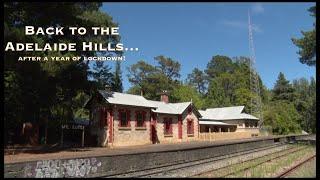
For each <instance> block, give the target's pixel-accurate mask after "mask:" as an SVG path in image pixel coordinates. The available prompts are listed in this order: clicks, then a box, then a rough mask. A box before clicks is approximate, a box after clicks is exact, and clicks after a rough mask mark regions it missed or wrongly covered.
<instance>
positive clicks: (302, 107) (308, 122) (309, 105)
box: [293, 78, 316, 133]
mask: <svg viewBox="0 0 320 180" xmlns="http://www.w3.org/2000/svg"><path fill="white" fill-rule="evenodd" d="M293 88H294V93H295V94H296V95H295V97H296V98H295V99H294V102H293V103H294V105H295V108H296V109H297V111H298V112H299V114H300V115H301V120H300V122H299V124H300V125H301V128H302V129H303V130H305V131H307V132H309V133H314V132H315V122H316V117H315V116H316V109H315V106H314V105H315V102H316V89H315V81H314V78H311V79H310V83H309V81H308V80H307V79H306V78H300V79H295V80H293Z"/></svg>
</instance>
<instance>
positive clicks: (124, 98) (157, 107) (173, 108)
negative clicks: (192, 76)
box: [85, 90, 201, 117]
mask: <svg viewBox="0 0 320 180" xmlns="http://www.w3.org/2000/svg"><path fill="white" fill-rule="evenodd" d="M98 92H99V94H101V95H102V97H103V98H104V99H105V100H106V101H107V102H108V103H110V104H120V105H128V106H138V107H149V108H152V111H153V112H155V113H164V114H177V115H178V114H182V113H183V112H184V111H185V110H186V109H187V108H188V107H189V106H190V105H191V106H193V104H192V102H182V103H165V102H162V101H152V100H147V99H146V98H144V97H143V96H139V95H133V94H126V93H119V92H108V91H106V90H99V91H98ZM91 99H92V98H90V99H89V100H88V101H87V102H86V103H85V106H87V104H88V103H89V101H90V100H91ZM193 109H195V113H196V114H197V116H198V117H201V114H200V113H199V111H198V110H197V109H196V108H195V107H194V106H193Z"/></svg>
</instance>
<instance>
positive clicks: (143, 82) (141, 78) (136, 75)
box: [127, 60, 157, 95]
mask: <svg viewBox="0 0 320 180" xmlns="http://www.w3.org/2000/svg"><path fill="white" fill-rule="evenodd" d="M127 70H128V72H129V73H128V80H129V82H130V83H131V84H132V85H133V86H134V87H137V88H135V90H138V91H139V92H132V93H134V94H140V93H141V94H142V95H143V94H144V92H145V91H146V89H147V87H148V83H149V82H148V81H150V82H151V81H152V78H151V75H152V74H155V73H157V69H156V68H155V67H154V66H152V65H150V64H148V63H146V62H145V61H142V60H141V61H138V62H137V63H136V64H133V65H131V66H130V67H128V68H127Z"/></svg>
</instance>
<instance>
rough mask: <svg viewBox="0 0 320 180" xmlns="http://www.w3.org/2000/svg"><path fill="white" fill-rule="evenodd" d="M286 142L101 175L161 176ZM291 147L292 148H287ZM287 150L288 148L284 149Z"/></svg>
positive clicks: (282, 145) (111, 176)
mask: <svg viewBox="0 0 320 180" xmlns="http://www.w3.org/2000/svg"><path fill="white" fill-rule="evenodd" d="M285 146H287V144H285V143H276V144H274V145H271V146H267V147H262V148H257V149H252V150H246V151H241V152H237V153H233V154H229V155H224V156H220V157H213V158H209V159H202V160H196V161H192V162H182V163H177V164H171V165H167V166H161V167H155V168H149V169H144V170H138V171H131V172H127V173H122V174H116V175H108V176H102V177H104V178H114V177H153V176H161V175H162V174H164V173H169V172H170V171H175V170H182V169H187V168H190V167H193V166H198V165H205V164H211V163H213V162H217V161H220V160H225V159H228V158H232V157H238V156H242V155H247V154H251V153H254V152H259V151H263V150H269V149H273V148H277V147H285ZM289 149H292V148H289ZM286 150H288V149H286Z"/></svg>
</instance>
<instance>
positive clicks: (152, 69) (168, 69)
mask: <svg viewBox="0 0 320 180" xmlns="http://www.w3.org/2000/svg"><path fill="white" fill-rule="evenodd" d="M155 60H156V61H157V62H158V64H159V65H158V66H153V65H150V64H148V63H146V62H145V61H138V62H137V63H136V64H133V65H131V66H130V67H128V72H129V74H128V79H129V82H130V83H131V84H132V85H133V87H131V88H130V89H129V90H128V92H129V93H132V94H142V95H143V96H145V97H146V98H148V99H152V100H159V98H160V95H159V93H161V91H162V90H167V91H169V92H170V91H172V90H173V89H174V88H175V87H177V85H179V83H180V82H179V81H178V80H177V79H176V78H177V77H179V76H180V64H179V63H178V62H177V61H174V60H172V59H171V58H165V57H163V56H158V57H156V58H155Z"/></svg>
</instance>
